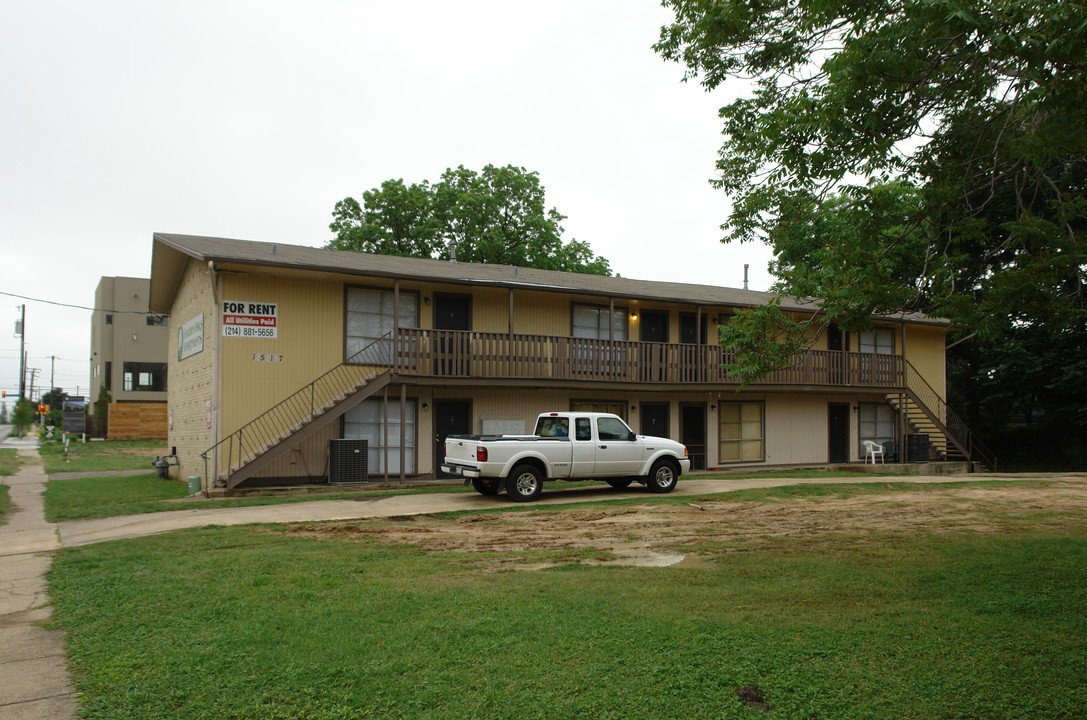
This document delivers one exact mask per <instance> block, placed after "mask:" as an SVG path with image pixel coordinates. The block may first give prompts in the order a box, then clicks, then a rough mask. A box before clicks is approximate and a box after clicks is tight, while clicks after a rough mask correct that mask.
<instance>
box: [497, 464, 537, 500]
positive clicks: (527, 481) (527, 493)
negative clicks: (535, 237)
mask: <svg viewBox="0 0 1087 720" xmlns="http://www.w3.org/2000/svg"><path fill="white" fill-rule="evenodd" d="M542 491H543V474H542V473H541V472H540V471H539V470H538V469H537V468H536V467H535V466H533V465H518V466H517V467H515V468H514V469H513V472H511V473H510V476H509V477H508V478H506V494H507V495H509V496H510V500H515V501H516V502H530V501H532V500H535V499H536V498H538V497H540V493H541V492H542Z"/></svg>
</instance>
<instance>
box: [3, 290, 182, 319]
mask: <svg viewBox="0 0 1087 720" xmlns="http://www.w3.org/2000/svg"><path fill="white" fill-rule="evenodd" d="M0 295H7V296H8V297H13V298H19V299H20V300H29V301H31V302H40V303H45V304H46V305H56V306H57V307H67V308H75V309H76V310H90V311H91V312H108V313H114V314H116V315H126V314H127V315H155V316H156V317H165V316H164V315H162V314H160V313H153V312H151V311H150V310H146V311H144V310H109V309H107V308H95V307H87V306H86V305H73V304H72V303H62V302H56V301H54V300H42V299H41V298H32V297H27V296H26V295H16V294H15V293H9V292H4V291H3V290H0Z"/></svg>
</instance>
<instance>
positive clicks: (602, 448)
mask: <svg viewBox="0 0 1087 720" xmlns="http://www.w3.org/2000/svg"><path fill="white" fill-rule="evenodd" d="M600 449H601V450H607V449H608V446H607V445H601V446H600Z"/></svg>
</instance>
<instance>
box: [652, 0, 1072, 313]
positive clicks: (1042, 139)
mask: <svg viewBox="0 0 1087 720" xmlns="http://www.w3.org/2000/svg"><path fill="white" fill-rule="evenodd" d="M663 4H664V5H665V6H668V7H670V8H671V9H672V10H673V11H674V13H675V22H674V23H673V24H671V25H669V26H666V27H665V28H662V31H661V38H660V41H659V42H658V43H657V45H656V46H655V48H656V49H657V50H658V52H660V53H661V54H662V55H663V56H664V57H665V58H668V59H672V60H676V61H679V62H681V63H683V64H684V65H686V67H687V75H686V77H687V78H690V79H698V80H699V81H700V82H701V83H702V84H703V85H704V86H705V87H706V88H707V89H714V88H717V87H719V86H720V85H722V84H723V83H724V82H726V81H729V80H734V79H738V78H744V79H746V80H747V81H749V82H750V83H751V85H750V87H751V89H752V91H751V93H750V94H749V96H747V97H742V98H740V99H738V100H736V101H735V102H732V103H731V104H729V105H727V106H725V107H724V108H722V109H721V117H722V119H723V121H724V134H725V137H726V139H725V142H724V145H723V147H722V148H721V151H720V155H719V158H718V162H717V167H718V170H719V171H720V174H719V177H718V178H717V180H716V182H717V184H718V185H719V186H720V187H721V188H722V189H724V190H725V191H726V192H727V193H728V194H729V195H730V196H731V198H732V201H733V209H732V213H731V216H730V218H729V222H728V223H727V225H726V226H724V227H725V229H726V230H727V236H726V238H725V240H726V241H740V242H742V241H748V240H765V241H767V242H769V243H770V244H771V246H772V247H773V249H774V252H775V257H776V267H775V270H776V271H778V276H779V278H780V280H781V283H780V285H779V289H780V290H781V291H782V292H785V293H790V294H804V295H816V296H819V297H821V298H823V299H824V300H823V307H824V308H825V309H826V311H827V316H826V318H827V319H828V320H836V321H838V322H841V323H842V324H843V325H845V326H847V327H863V326H864V325H865V324H866V323H867V322H868V318H869V317H870V315H871V314H872V313H874V312H875V313H878V312H892V311H899V310H920V311H925V312H929V313H937V314H940V315H944V316H947V317H950V318H951V319H953V320H955V321H956V322H958V323H962V324H967V325H969V326H970V327H971V328H972V329H975V330H979V331H981V332H982V333H984V334H988V335H996V334H999V333H1000V332H1002V331H1003V330H1005V329H1006V328H1007V326H1008V323H1007V321H1006V316H1008V315H1011V316H1013V317H1014V318H1015V319H1016V320H1017V321H1018V322H1027V323H1029V322H1040V321H1045V322H1049V321H1051V320H1053V319H1055V320H1056V321H1057V322H1061V323H1072V324H1074V320H1075V318H1077V317H1080V316H1081V315H1082V313H1083V308H1084V303H1083V291H1084V289H1083V285H1084V278H1085V269H1087V246H1085V244H1084V232H1085V230H1087V227H1085V225H1087V222H1085V217H1087V195H1085V191H1084V183H1085V181H1087V113H1085V112H1084V108H1085V107H1087V82H1085V68H1087V6H1085V5H1084V4H1083V3H1080V2H1060V3H1051V4H1045V3H1037V2H1033V1H1030V2H1027V1H1026V0H987V1H986V2H981V1H980V0H838V1H834V0H730V1H729V2H719V1H716V0H665V1H664V3H663Z"/></svg>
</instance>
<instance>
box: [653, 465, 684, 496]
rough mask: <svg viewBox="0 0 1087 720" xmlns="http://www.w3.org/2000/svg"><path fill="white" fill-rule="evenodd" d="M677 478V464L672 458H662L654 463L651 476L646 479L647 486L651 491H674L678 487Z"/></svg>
mask: <svg viewBox="0 0 1087 720" xmlns="http://www.w3.org/2000/svg"><path fill="white" fill-rule="evenodd" d="M677 479H678V470H677V469H676V464H675V463H673V462H672V461H671V460H664V459H661V460H658V461H657V462H655V463H653V468H652V469H651V470H650V471H649V477H647V478H646V479H645V486H646V487H647V488H648V489H649V492H655V493H666V492H672V490H674V489H675V487H676V480H677Z"/></svg>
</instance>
